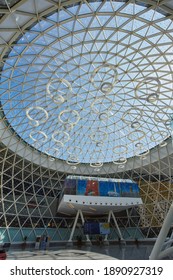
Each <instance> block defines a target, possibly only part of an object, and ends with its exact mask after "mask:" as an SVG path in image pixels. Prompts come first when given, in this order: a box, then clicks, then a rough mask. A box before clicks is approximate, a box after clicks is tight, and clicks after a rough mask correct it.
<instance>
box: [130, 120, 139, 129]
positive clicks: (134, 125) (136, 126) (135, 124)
mask: <svg viewBox="0 0 173 280" xmlns="http://www.w3.org/2000/svg"><path fill="white" fill-rule="evenodd" d="M139 127H140V123H139V122H136V121H135V122H132V123H131V128H133V129H137V128H139Z"/></svg>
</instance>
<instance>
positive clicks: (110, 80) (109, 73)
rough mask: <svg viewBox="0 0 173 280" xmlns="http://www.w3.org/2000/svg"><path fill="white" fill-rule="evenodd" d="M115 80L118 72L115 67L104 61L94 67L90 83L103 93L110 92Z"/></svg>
mask: <svg viewBox="0 0 173 280" xmlns="http://www.w3.org/2000/svg"><path fill="white" fill-rule="evenodd" d="M117 80H118V72H117V70H116V67H115V66H114V65H112V64H109V63H105V64H103V65H101V66H99V67H97V68H96V69H94V71H93V74H92V75H91V79H90V81H91V83H92V85H93V86H94V87H95V88H96V89H97V90H101V91H102V92H103V93H104V94H108V93H109V92H111V90H112V89H113V86H114V85H115V83H116V82H117Z"/></svg>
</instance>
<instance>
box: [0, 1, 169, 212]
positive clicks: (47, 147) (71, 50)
mask: <svg viewBox="0 0 173 280" xmlns="http://www.w3.org/2000/svg"><path fill="white" fill-rule="evenodd" d="M172 9H173V5H172V3H171V1H152V0H150V1H149V0H143V1H135V0H130V1H125V0H124V1H111V0H110V1H105V0H104V1H77V0H71V1H68V0H64V1H54V0H42V1H41V0H39V1H35V0H21V1H13V0H8V1H6V0H4V1H0V52H1V61H0V71H1V76H0V102H1V103H0V105H1V111H0V116H1V122H0V137H1V171H2V178H1V186H2V190H1V193H2V195H3V197H4V199H5V197H6V196H9V199H11V198H10V195H9V193H8V190H9V192H11V190H10V184H11V186H12V187H13V192H12V193H11V196H13V198H14V200H15V190H16V191H17V188H18V191H19V193H18V195H17V194H16V195H17V197H18V196H19V197H20V194H21V196H26V197H27V194H25V193H26V192H27V187H25V184H26V185H27V184H30V185H32V186H34V185H37V181H38V182H39V184H38V185H39V186H40V188H41V186H45V187H46V188H47V189H49V191H48V193H51V196H50V197H52V198H53V197H54V199H55V197H56V196H57V194H58V193H59V191H61V189H62V187H63V179H64V178H65V177H66V175H68V174H74V175H75V174H76V175H87V176H88V175H89V176H98V177H99V176H102V177H103V176H105V177H114V178H132V179H133V180H136V181H137V182H139V180H140V181H141V182H142V184H143V185H145V187H144V188H143V189H142V187H141V189H142V194H141V195H144V196H147V195H148V193H150V190H151V193H152V191H154V192H155V191H156V193H157V195H158V196H159V195H160V191H163V192H165V193H166V196H164V195H162V198H164V200H166V203H167V205H169V203H170V200H171V197H172V175H173V170H172V166H173V165H172V164H173V155H172V153H173V149H172V138H171V134H172V127H171V124H172V119H173V113H172V108H173V77H172V73H173V69H172V68H173V67H172V51H173V21H172V15H173V11H172ZM50 174H51V175H50ZM28 178H29V179H28ZM15 180H19V182H18V183H17V186H18V185H19V186H20V187H16V182H17V181H15ZM153 181H154V182H155V183H156V185H157V186H159V187H158V188H157V187H152V186H151V182H153ZM161 181H162V182H166V183H161ZM9 182H10V183H9ZM47 182H49V183H47ZM160 184H163V185H164V184H165V185H164V186H165V187H163V189H162V188H161V187H160ZM28 188H29V185H28ZM38 188H39V187H38ZM40 188H39V191H38V192H37V191H36V190H35V188H34V187H33V189H32V191H31V192H30V195H31V196H33V197H37V194H39V193H40V195H41V189H40ZM3 192H4V193H3ZM22 192H24V193H23V194H22ZM16 193H17V192H16ZM45 195H46V194H44V196H45ZM26 197H25V201H26V200H27V199H28V198H26ZM44 199H45V198H44ZM154 200H155V198H154V199H153V200H152V199H151V201H154ZM10 201H11V200H10ZM151 201H150V200H147V199H146V203H150V202H151ZM13 203H14V202H13ZM15 203H16V201H15ZM21 203H22V200H21ZM7 204H8V203H7ZM25 204H26V203H25ZM38 204H39V205H40V202H39V201H38ZM46 205H47V207H48V209H49V210H50V202H48V201H46ZM15 207H16V209H17V206H15ZM165 207H166V208H165V209H166V210H164V211H167V207H168V206H165ZM19 208H20V207H19ZM8 209H9V208H8V206H7V210H6V206H2V210H3V211H2V212H3V213H4V212H5V213H8ZM16 211H17V210H16ZM45 211H46V210H45ZM153 211H154V210H151V211H149V212H150V214H151V215H152V217H154V215H155V214H154V212H153ZM17 212H18V211H17ZM21 213H22V212H21ZM165 213H166V212H165ZM3 215H4V214H3ZM17 215H18V216H20V215H19V214H17ZM35 215H36V214H35ZM37 215H38V214H37ZM37 215H36V216H35V217H37ZM39 215H40V214H39ZM49 215H50V216H51V215H52V214H51V211H50V214H49ZM53 216H54V215H53ZM3 217H4V216H3ZM51 217H52V216H51Z"/></svg>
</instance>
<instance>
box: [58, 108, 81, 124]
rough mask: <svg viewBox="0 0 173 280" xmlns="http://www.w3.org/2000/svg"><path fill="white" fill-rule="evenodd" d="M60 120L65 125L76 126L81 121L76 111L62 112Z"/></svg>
mask: <svg viewBox="0 0 173 280" xmlns="http://www.w3.org/2000/svg"><path fill="white" fill-rule="evenodd" d="M58 119H59V121H60V122H61V123H63V124H65V125H67V124H72V125H75V124H77V123H78V121H79V120H80V115H79V113H78V112H77V111H76V110H63V111H62V112H60V114H59V116H58Z"/></svg>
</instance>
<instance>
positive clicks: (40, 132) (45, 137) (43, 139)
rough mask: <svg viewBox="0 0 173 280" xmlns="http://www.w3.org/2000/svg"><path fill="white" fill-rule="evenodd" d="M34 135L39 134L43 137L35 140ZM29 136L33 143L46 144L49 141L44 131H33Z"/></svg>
mask: <svg viewBox="0 0 173 280" xmlns="http://www.w3.org/2000/svg"><path fill="white" fill-rule="evenodd" d="M33 134H38V135H39V136H40V135H41V137H39V139H38V138H35V137H34V136H33ZM29 136H30V138H31V139H32V140H33V141H35V142H38V141H39V142H41V143H44V142H46V141H47V139H48V137H47V135H46V133H44V132H43V131H40V130H39V131H31V132H30V134H29Z"/></svg>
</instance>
